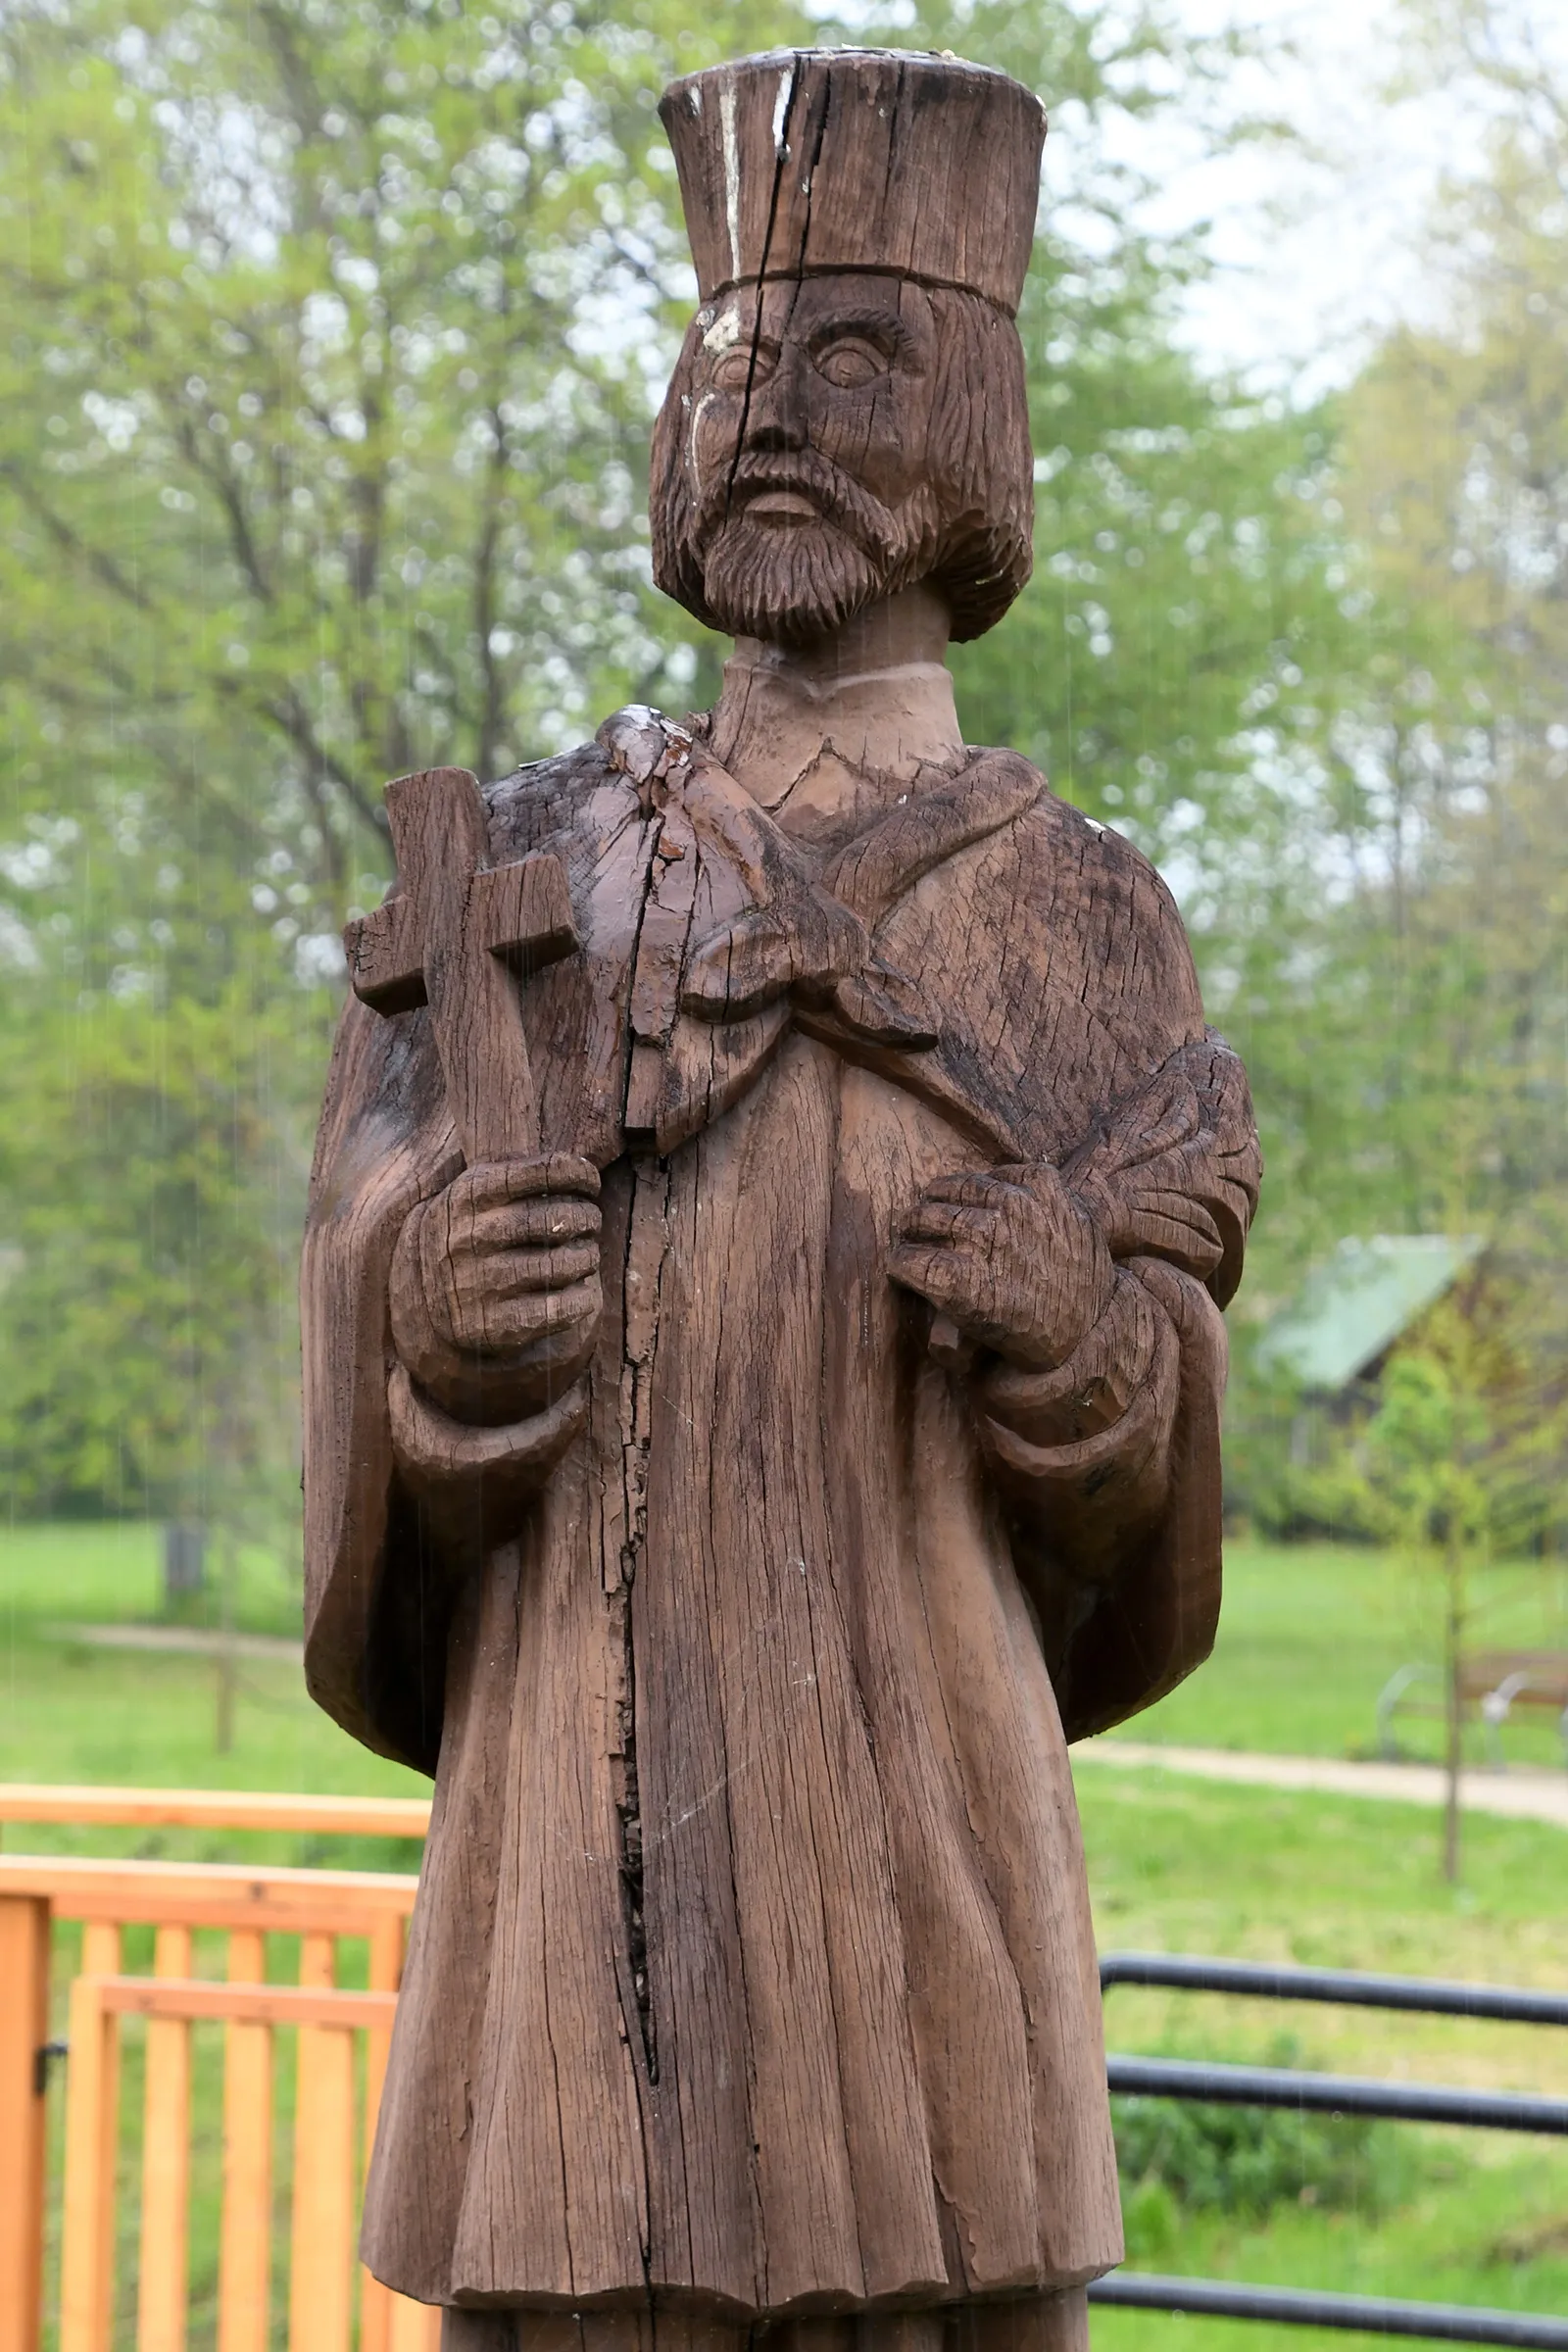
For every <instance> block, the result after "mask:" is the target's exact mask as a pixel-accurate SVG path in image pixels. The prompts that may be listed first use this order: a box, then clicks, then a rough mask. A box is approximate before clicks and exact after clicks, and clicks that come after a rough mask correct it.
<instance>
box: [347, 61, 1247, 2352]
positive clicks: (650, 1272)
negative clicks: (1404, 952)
mask: <svg viewBox="0 0 1568 2352" xmlns="http://www.w3.org/2000/svg"><path fill="white" fill-rule="evenodd" d="M667 115H668V119H669V120H670V121H671V123H672V124H674V125H676V126H677V128H676V144H677V148H678V150H679V152H680V158H681V169H682V184H683V190H684V192H685V194H686V198H687V201H688V205H689V206H690V207H691V208H692V211H693V220H692V226H693V236H694V245H695V247H696V250H697V252H698V257H699V264H700V273H701V276H702V282H703V284H704V288H705V292H706V293H708V294H710V295H711V297H712V299H711V301H710V302H709V303H708V304H707V305H706V307H705V309H704V310H703V311H702V312H700V313H699V315H698V317H697V319H695V320H694V321H693V325H692V327H691V329H690V331H689V333H688V336H687V338H686V343H685V346H684V348H683V351H682V355H681V360H680V364H679V366H678V368H677V370H676V375H675V379H674V383H673V384H672V387H671V392H670V397H669V399H668V400H667V401H666V404H665V408H664V411H663V413H662V417H661V421H660V426H659V432H658V435H657V437H656V449H655V472H654V484H653V499H652V519H653V537H654V556H655V566H656V575H657V576H658V578H659V579H660V581H661V583H662V585H664V586H665V587H666V588H668V589H669V591H670V592H671V593H672V594H674V595H676V596H677V597H678V598H679V599H680V601H682V602H683V603H684V604H686V605H687V606H688V607H689V609H690V610H691V611H692V612H693V613H697V614H698V615H699V617H701V618H704V619H706V620H708V621H711V622H714V623H717V624H719V625H722V626H724V627H725V628H727V629H728V630H729V631H730V632H731V633H732V634H734V635H735V637H736V639H737V651H736V655H735V658H734V661H733V662H731V663H730V665H729V666H728V668H727V670H726V676H725V685H724V690H723V693H722V695H721V697H720V700H719V703H718V706H717V708H716V709H715V711H713V712H712V713H711V714H706V715H698V716H692V717H688V718H686V719H684V720H683V721H681V722H680V723H675V722H672V721H670V720H668V719H666V718H664V717H663V716H662V715H661V714H660V713H658V712H655V711H648V710H646V709H641V708H633V709H628V710H626V711H619V712H616V713H615V714H613V716H612V717H611V718H610V719H609V720H607V721H606V722H605V724H604V726H603V727H601V729H600V731H599V734H598V736H597V737H596V739H595V741H594V743H592V744H590V745H584V746H582V747H580V748H579V749H578V750H577V751H575V752H571V753H567V754H565V755H563V756H562V757H561V758H559V759H556V760H545V761H542V762H538V763H536V764H534V765H531V766H529V767H526V768H524V769H521V770H519V771H518V773H517V774H516V775H515V776H514V777H511V778H508V779H506V780H505V781H503V782H502V783H500V784H498V785H495V786H492V787H489V788H488V789H487V790H486V791H484V792H483V793H482V794H480V793H477V792H476V791H475V789H474V788H473V786H472V783H471V779H467V778H466V777H465V776H463V775H462V772H461V771H432V772H431V775H430V776H427V777H423V778H415V779H405V780H404V781H403V782H402V783H401V784H399V785H397V786H394V787H392V788H391V797H390V802H389V807H390V809H391V815H392V824H393V830H394V835H395V838H396V840H397V844H398V852H399V865H400V875H401V880H402V895H401V896H398V897H395V898H394V899H393V900H391V901H390V902H389V904H388V906H387V907H386V908H384V909H382V911H381V913H380V914H378V915H377V916H374V917H371V918H368V920H367V922H366V923H365V924H363V925H362V926H361V928H360V930H359V932H358V933H357V934H356V935H355V939H354V941H353V942H352V943H351V952H352V954H353V955H354V956H355V958H356V986H357V989H358V992H359V993H358V1001H356V1002H354V1003H352V1004H351V1005H349V1007H348V1008H347V1010H346V1012H345V1016H344V1020H343V1024H342V1028H341V1031H340V1034H339V1040H338V1046H337V1050H336V1053H335V1054H334V1062H333V1070H332V1075H331V1079H330V1082H329V1086H328V1093H327V1101H326V1104H325V1107H324V1110H323V1114H322V1121H321V1128H320V1134H319V1145H318V1153H317V1161H316V1167H315V1171H314V1175H313V1185H312V1205H311V1214H310V1222H309V1228H308V1232H307V1238H306V1248H305V1253H304V1272H303V1278H302V1279H303V1290H302V1299H303V1313H304V1334H305V1363H306V1395H307V1456H306V1510H307V1671H308V1675H309V1677H310V1681H311V1687H312V1689H313V1691H315V1692H316V1694H317V1695H318V1697H319V1698H320V1700H321V1702H322V1703H323V1704H324V1705H326V1706H327V1707H328V1708H329V1709H330V1710H331V1711H332V1712H333V1713H334V1714H335V1715H336V1716H337V1718H338V1719H339V1720H340V1721H341V1722H342V1723H344V1724H345V1725H346V1726H347V1728H349V1729H350V1730H351V1731H353V1732H354V1733H355V1734H356V1736H357V1737H360V1738H362V1739H365V1740H368V1741H369V1742H370V1743H371V1744H372V1745H375V1746H377V1747H379V1748H380V1749H381V1750H382V1751H383V1752H385V1753H388V1754H392V1755H397V1756H400V1757H402V1758H404V1759H405V1760H407V1761H409V1762H412V1763H415V1764H417V1765H419V1766H421V1767H422V1768H423V1769H425V1770H428V1771H430V1772H432V1773H433V1774H434V1777H435V1782H436V1789H435V1798H434V1803H433V1807H432V1813H431V1826H430V1834H429V1839H428V1843H427V1848H426V1856H425V1866H424V1871H423V1874H422V1879H421V1887H420V1894H419V1900H418V1903H417V1909H416V1912H415V1917H414V1921H413V1925H412V1930H411V1937H410V1945H409V1953H408V1962H407V1970H406V1976H405V1982H404V1989H403V1993H402V1995H401V1998H400V2002H399V2007H398V2013H397V2019H396V2024H395V2028H394V2032H393V2037H392V2045H391V2050H390V2054H389V2056H388V2059H387V2067H386V2081H385V2086H384V2092H383V2096H382V2099H381V2106H380V2117H379V2123H378V2127H377V2132H376V2141H375V2148H374V2153H373V2157H372V2160H371V2165H370V2173H369V2180H368V2190H367V2200H366V2219H365V2225H364V2230H363V2236H362V2254H363V2258H364V2260H365V2261H366V2263H367V2264H368V2267H369V2269H370V2270H371V2272H372V2273H373V2274H374V2275H375V2276H376V2277H377V2278H380V2279H381V2280H382V2281H383V2282H385V2283H386V2284H387V2285H388V2286H390V2287H392V2288H395V2289H396V2290H398V2292H400V2293H401V2294H402V2295H404V2296H406V2297H411V2298H417V2299H418V2300H420V2301H422V2302H424V2303H427V2304H431V2305H436V2304H440V2305H444V2306H446V2307H447V2314H448V2322H447V2334H446V2338H445V2339H444V2340H445V2341H446V2343H447V2347H448V2352H465V2348H467V2347H471V2352H502V2347H503V2346H507V2347H511V2346H515V2347H517V2352H522V2347H523V2346H524V2345H525V2344H526V2345H527V2346H528V2347H529V2352H566V2347H567V2345H568V2344H570V2345H571V2346H572V2347H575V2348H576V2352H588V2348H589V2346H590V2345H591V2344H592V2345H594V2346H595V2347H596V2348H597V2347H598V2346H599V2345H600V2343H601V2342H602V2345H603V2352H612V2347H613V2348H614V2352H631V2346H632V2344H633V2343H634V2342H635V2344H636V2346H637V2347H638V2352H657V2347H658V2345H659V2342H660V2339H661V2338H662V2339H663V2341H664V2343H665V2345H666V2346H669V2347H673V2346H674V2345H675V2343H676V2339H677V2338H678V2339H679V2342H680V2345H681V2347H683V2352H696V2346H697V2344H698V2342H699V2341H701V2342H702V2343H703V2344H704V2345H705V2346H712V2347H714V2348H715V2352H717V2347H718V2346H719V2344H720V2339H722V2342H723V2345H724V2346H725V2347H726V2352H727V2348H728V2347H729V2346H730V2344H731V2341H732V2339H733V2346H734V2352H740V2340H741V2337H742V2335H743V2334H744V2335H747V2336H748V2337H749V2336H750V2333H751V2331H752V2330H754V2329H756V2328H758V2327H765V2328H766V2330H767V2331H768V2338H769V2341H776V2342H778V2343H779V2344H780V2345H783V2344H786V2343H788V2344H791V2345H794V2344H796V2342H797V2339H798V2346H799V2352H826V2347H827V2345H828V2342H829V2339H830V2338H831V2339H832V2341H833V2343H834V2344H840V2343H842V2344H843V2345H844V2346H845V2347H846V2352H847V2347H848V2345H849V2341H850V2332H849V2331H850V2330H851V2329H853V2330H854V2331H855V2342H856V2343H857V2345H858V2346H859V2347H860V2348H861V2352H868V2347H870V2346H871V2345H872V2343H873V2339H874V2338H877V2337H880V2336H886V2338H887V2345H886V2352H939V2347H940V2352H1083V2348H1084V2346H1085V2344H1086V2342H1087V2319H1086V2311H1085V2303H1084V2297H1083V2293H1082V2289H1083V2287H1084V2285H1085V2282H1086V2281H1088V2280H1089V2279H1090V2278H1093V2277H1095V2276H1096V2275H1097V2274H1098V2273H1100V2272H1102V2271H1103V2270H1105V2269H1106V2268H1108V2267H1109V2266H1111V2265H1112V2264H1114V2263H1115V2262H1116V2261H1117V2260H1118V2259H1119V2257H1120V2251H1121V2235H1120V2219H1119V2203H1118V2195H1117V2186H1116V2173H1115V2160H1114V2148H1113V2144H1112V2140H1111V2133H1110V2127H1109V2115H1108V2103H1107V2099H1106V2094H1105V2080H1104V2065H1103V2047H1102V2040H1101V2019H1100V2000H1099V1986H1098V1976H1097V1970H1096V1965H1095V1952H1094V1943H1093V1936H1092V1932H1091V1925H1090V1915H1089V1905H1088V1896H1087V1889H1086V1885H1085V1870H1084V1857H1083V1852H1082V1846H1081V1841H1080V1837H1079V1830H1078V1822H1077V1814H1076V1809H1075V1806H1074V1801H1073V1792H1072V1782H1071V1775H1070V1771H1069V1767H1068V1760H1067V1743H1068V1740H1069V1739H1071V1738H1074V1737H1080V1736H1082V1735H1083V1734H1084V1733H1086V1732H1088V1731H1092V1730H1096V1729H1099V1728H1102V1727H1103V1726H1104V1725H1106V1724H1108V1723H1111V1722H1115V1721H1118V1720H1120V1719H1121V1718H1122V1717H1124V1716H1126V1715H1128V1714H1130V1713H1132V1712H1134V1711H1135V1710H1136V1709H1137V1708H1138V1707H1139V1706H1141V1705H1145V1704H1147V1703H1148V1702H1149V1700H1150V1699H1151V1698H1152V1697H1154V1696H1156V1695H1157V1694H1158V1693H1159V1692H1161V1691H1164V1690H1166V1689H1168V1688H1170V1687H1171V1685H1172V1684H1173V1683H1174V1682H1176V1681H1177V1680H1179V1679H1180V1677H1181V1676H1182V1675H1184V1674H1186V1673H1189V1672H1191V1671H1192V1669H1193V1668H1194V1667H1195V1666H1196V1665H1197V1664H1199V1663H1200V1662H1201V1659H1202V1657H1203V1656H1204V1655H1205V1654H1206V1651H1207V1648H1208V1645H1209V1643H1210V1642H1211V1641H1212V1638H1213V1632H1214V1625H1215V1619H1216V1612H1217V1607H1218V1597H1219V1577H1220V1493H1219V1452H1218V1413H1219V1402H1220V1397H1221V1393H1222V1389H1223V1381H1224V1364H1225V1347H1224V1331H1223V1324H1222V1322H1221V1310H1222V1308H1223V1306H1224V1304H1225V1302H1226V1301H1227V1300H1228V1299H1229V1298H1230V1297H1231V1296H1232V1294H1233V1292H1234V1290H1235V1287H1236V1283H1237V1281H1238V1280H1239V1278H1240V1272H1241V1260H1242V1252H1243V1248H1244V1244H1245V1239H1246V1234H1247V1230H1248V1226H1249V1223H1250V1216H1251V1213H1252V1209H1253V1206H1254V1203H1255V1200H1256V1193H1257V1184H1258V1177H1259V1161H1258V1153H1257V1144H1256V1136H1255V1132H1254V1128H1253V1123H1252V1117H1251V1110H1250V1102H1249V1099H1248V1093H1247V1085H1246V1079H1245V1075H1244V1073H1243V1072H1242V1069H1241V1065H1240V1063H1239V1062H1238V1061H1237V1059H1236V1057H1235V1056H1234V1054H1230V1053H1229V1051H1228V1050H1227V1049H1226V1047H1225V1046H1224V1045H1223V1043H1222V1041H1220V1040H1219V1039H1217V1038H1216V1037H1214V1036H1213V1034H1212V1033H1211V1032H1210V1031H1209V1030H1208V1029H1207V1027H1206V1026H1205V1023H1204V1019H1203V1011H1202V1005H1201V999H1200V994H1199V989H1198V983H1197V979H1196V975H1195V972H1194V967H1193V961H1192V956H1191V954H1190V951H1189V948H1188V943H1187V940H1186V937H1185V934H1184V932H1183V929H1182V925H1181V921H1180V918H1179V916H1178V913H1177V910H1176V907H1175V906H1174V903H1173V902H1172V900H1171V897H1170V894H1169V893H1168V891H1167V890H1166V889H1165V888H1164V886H1163V884H1162V883H1161V882H1160V880H1159V878H1158V876H1157V875H1156V874H1155V873H1154V872H1153V870H1152V868H1151V866H1150V865H1149V864H1148V862H1147V860H1146V859H1145V858H1142V857H1141V856H1140V855H1139V853H1138V852H1137V851H1136V850H1135V849H1134V848H1133V847H1132V845H1131V844H1129V843H1128V842H1126V841H1124V840H1122V839H1120V838H1119V837H1118V836H1117V835H1116V834H1114V833H1113V832H1110V831H1108V830H1107V829H1106V828H1104V827H1103V826H1100V825H1097V824H1094V823H1092V822H1091V821H1090V820H1088V819H1087V818H1085V817H1083V816H1082V815H1081V814H1079V812H1078V811H1077V810H1075V809H1072V808H1070V807H1069V806H1067V804H1065V803H1064V802H1062V801H1060V800H1058V799H1057V798H1056V797H1055V796H1054V794H1053V793H1052V792H1051V791H1050V789H1049V786H1048V784H1047V782H1046V779H1045V778H1044V777H1043V776H1042V775H1041V774H1040V773H1039V772H1038V770H1036V769H1035V768H1034V767H1033V766H1032V765H1031V764H1030V763H1029V762H1028V761H1027V760H1022V759H1020V758H1019V757H1018V756H1017V755H1016V754H1014V753H1012V752H1009V751H1007V750H1005V749H995V750H975V749H970V748H968V747H965V746H964V744H963V743H962V740H961V737H960V735H959V732H958V726H957V717H956V708H955V706H954V701H953V694H952V684H951V680H950V679H949V677H948V675H947V672H946V670H945V668H944V666H943V655H944V652H945V649H946V646H947V643H948V641H949V638H950V636H954V635H962V634H973V633H975V632H976V631H978V630H979V629H981V628H984V627H987V626H989V625H990V624H991V622H992V621H994V620H995V619H996V618H998V617H999V616H1000V614H1001V613H1002V612H1003V611H1005V607H1006V605H1007V603H1008V602H1009V601H1010V599H1011V597H1012V596H1013V595H1015V594H1016V592H1017V589H1018V587H1019V586H1020V585H1021V583H1022V581H1023V579H1024V578H1025V577H1026V576H1027V573H1028V566H1029V561H1030V542H1029V513H1030V496H1031V491H1030V482H1031V473H1030V460H1029V452H1028V444H1027V430H1026V414H1025V404H1024V400H1023V388H1022V387H1023V379H1022V370H1021V358H1020V353H1019V347H1018V343H1017V337H1016V331H1015V329H1014V328H1013V326H1012V324H1011V320H1010V317H1009V316H1008V311H1009V306H1010V304H1011V302H1013V301H1015V300H1016V295H1017V285H1018V281H1019V280H1020V279H1021V274H1022V268H1023V263H1024V259H1025V258H1026V256H1027V253H1028V250H1029V242H1030V237H1031V235H1032V231H1033V222H1034V202H1035V184H1036V182H1035V174H1036V170H1037V166H1038V156H1039V137H1040V132H1041V128H1042V124H1041V120H1040V115H1039V109H1038V107H1037V106H1036V104H1035V102H1034V100H1033V99H1032V97H1031V96H1030V95H1029V93H1027V92H1023V91H1021V90H1018V89H1017V88H1016V86H1015V85H1012V84H1009V83H1006V82H1005V81H1004V80H1003V79H1002V77H1000V76H990V75H986V74H984V73H977V72H976V71H975V70H974V69H970V68H965V67H962V66H959V65H957V64H956V63H954V62H953V61H944V60H940V59H923V60H920V61H898V60H893V59H889V58H886V57H878V56H876V55H874V54H871V53H865V52H853V51H847V52H844V53H843V54H842V55H837V54H836V55H834V56H833V57H831V58H822V57H818V56H817V55H816V54H815V53H809V54H804V55H802V56H800V57H797V58H790V57H785V58H782V59H769V60H753V61H747V62H746V63H745V64H744V65H743V66H741V67H737V68H723V69H715V70H714V71H713V72H711V73H706V74H703V75H699V76H696V77H694V78H693V79H691V80H690V81H688V82H686V83H684V84H681V85H679V86H678V87H677V89H676V91H675V92H673V93H672V94H671V97H670V100H669V102H668V109H667ZM558 885H559V887H558ZM523 938H526V939H527V940H528V941H531V942H532V943H533V944H532V945H531V946H526V947H523V948H520V949H519V948H508V949H507V950H506V953H505V954H503V953H502V952H501V950H502V949H503V948H504V947H505V943H506V941H508V940H513V941H515V940H517V939H523ZM563 949H564V950H565V951H566V952H559V951H561V950H563ZM514 967H515V968H514ZM375 2325H376V2327H377V2328H379V2327H380V2325H381V2323H380V2320H379V2318H377V2320H376V2322H375ZM481 2339H482V2345H481ZM547 2339H548V2341H547ZM960 2339H961V2340H960Z"/></svg>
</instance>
